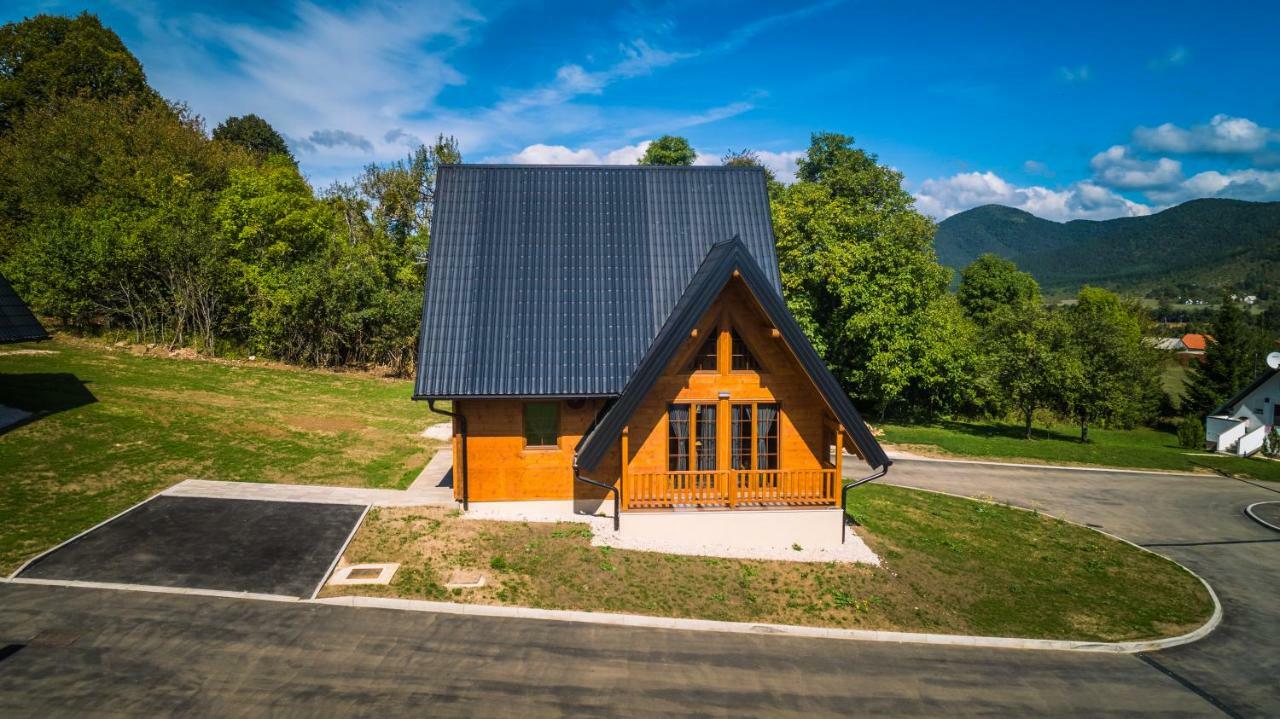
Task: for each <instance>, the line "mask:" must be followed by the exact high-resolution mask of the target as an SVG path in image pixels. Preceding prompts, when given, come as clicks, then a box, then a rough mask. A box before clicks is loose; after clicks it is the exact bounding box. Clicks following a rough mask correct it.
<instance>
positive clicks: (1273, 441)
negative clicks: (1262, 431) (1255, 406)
mask: <svg viewBox="0 0 1280 719" xmlns="http://www.w3.org/2000/svg"><path fill="white" fill-rule="evenodd" d="M1262 452H1263V454H1265V455H1267V456H1268V457H1280V429H1273V430H1271V434H1269V435H1267V441H1266V443H1265V444H1263V445H1262Z"/></svg>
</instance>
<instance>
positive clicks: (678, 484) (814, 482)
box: [622, 469, 840, 509]
mask: <svg viewBox="0 0 1280 719" xmlns="http://www.w3.org/2000/svg"><path fill="white" fill-rule="evenodd" d="M839 494H840V479H839V477H838V473H837V471H836V470H834V469H798V470H778V469H753V470H735V469H721V470H710V471H697V470H693V471H687V472H628V473H627V476H626V479H625V480H624V481H623V483H622V508H623V509H679V508H685V507H688V508H695V507H728V508H730V509H732V508H735V507H822V506H827V507H834V506H835V505H836V504H837V502H839Z"/></svg>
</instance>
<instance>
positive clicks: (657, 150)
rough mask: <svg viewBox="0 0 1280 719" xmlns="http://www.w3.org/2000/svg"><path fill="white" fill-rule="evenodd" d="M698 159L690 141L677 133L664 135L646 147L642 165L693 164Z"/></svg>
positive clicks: (641, 161)
mask: <svg viewBox="0 0 1280 719" xmlns="http://www.w3.org/2000/svg"><path fill="white" fill-rule="evenodd" d="M696 159H698V153H696V152H694V151H693V147H691V146H690V145H689V141H688V140H686V139H684V138H683V137H678V136H676V135H663V136H662V137H659V138H658V139H656V140H654V141H653V142H651V143H649V146H648V147H646V148H645V150H644V155H643V156H641V158H640V161H639V163H640V164H641V165H692V164H693V161H694V160H696Z"/></svg>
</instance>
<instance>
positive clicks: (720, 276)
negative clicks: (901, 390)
mask: <svg viewBox="0 0 1280 719" xmlns="http://www.w3.org/2000/svg"><path fill="white" fill-rule="evenodd" d="M734 270H737V271H738V272H739V273H740V275H741V277H742V281H743V283H744V284H746V286H747V289H749V290H750V291H751V294H752V295H753V296H754V297H755V298H756V301H757V302H759V303H760V307H761V309H763V310H764V313H765V315H766V316H767V317H768V318H769V321H771V322H773V325H774V326H775V327H777V328H778V330H779V332H781V334H782V338H783V340H784V341H785V342H786V343H787V346H788V347H790V348H791V352H792V354H794V355H795V357H796V359H797V360H799V362H800V365H801V366H802V367H803V368H804V370H805V372H806V373H807V374H808V375H809V378H810V379H811V380H812V381H813V383H814V386H816V387H817V389H818V392H819V393H820V394H821V395H822V397H823V399H825V400H826V402H827V406H828V407H829V408H830V409H831V411H832V413H833V414H835V416H836V418H837V419H838V420H839V421H840V423H841V424H842V425H844V427H845V430H846V431H847V432H848V433H849V436H850V437H852V438H853V441H854V443H855V444H856V445H857V446H858V449H859V451H860V452H861V453H862V457H863V459H864V460H866V462H867V464H869V465H870V466H871V467H872V468H877V467H887V466H889V465H890V464H892V462H890V461H889V458H888V456H886V455H885V453H884V450H883V449H882V448H881V447H880V443H879V442H877V441H876V438H875V437H873V436H872V435H871V431H870V430H868V429H867V425H866V423H865V422H863V421H862V417H861V416H860V415H859V414H858V410H857V409H856V408H854V406H853V402H852V401H850V400H849V395H847V394H845V392H844V389H842V388H841V387H840V383H839V382H838V381H837V380H836V378H835V377H834V376H833V375H832V374H831V370H829V369H827V365H826V363H825V362H823V361H822V358H821V357H819V356H818V353H817V351H816V350H814V349H813V345H812V344H810V343H809V338H808V337H806V336H805V334H804V330H802V329H800V325H799V324H797V323H796V320H795V317H793V316H792V315H791V312H790V311H789V310H788V309H787V306H786V303H784V302H783V300H782V296H781V295H780V294H779V293H778V292H777V291H776V290H775V289H774V288H773V286H772V284H771V283H770V279H769V277H768V276H767V275H766V274H765V273H764V271H763V270H762V269H761V267H760V266H759V265H758V264H756V262H755V260H754V259H753V258H752V256H751V253H750V252H749V251H748V250H747V248H746V247H745V246H744V245H743V244H742V243H741V242H740V241H738V240H736V239H735V240H732V241H729V242H722V243H719V244H717V245H715V246H714V247H712V248H711V250H710V251H709V252H708V253H707V256H706V259H704V260H703V261H702V264H701V266H699V267H698V271H697V272H696V273H695V274H694V276H693V278H692V280H691V281H690V282H689V286H688V287H687V288H686V289H685V291H684V293H683V295H682V296H681V297H680V300H679V302H678V303H677V304H676V307H675V309H674V310H673V311H672V312H671V316H670V317H669V318H668V319H667V322H666V323H665V324H664V325H663V327H662V330H661V331H660V332H659V333H658V336H657V338H655V339H654V341H653V345H652V346H650V347H649V351H648V352H646V353H645V356H644V359H643V360H642V361H641V362H640V366H639V367H638V368H636V371H635V374H634V375H632V377H631V380H630V381H629V382H627V386H626V388H625V389H624V390H623V392H622V396H620V397H618V399H617V400H616V401H615V402H613V404H612V405H611V406H610V407H609V408H608V409H607V410H606V411H605V412H604V415H603V416H602V417H600V419H599V420H598V421H597V422H596V423H595V425H594V426H593V427H592V428H591V430H590V431H589V432H588V433H587V434H586V436H584V437H583V438H582V441H581V442H579V443H578V447H577V454H576V457H575V460H574V462H575V466H576V467H577V468H578V469H579V470H582V471H584V472H589V471H590V470H593V469H595V468H596V466H597V465H598V464H599V463H600V460H601V459H602V458H603V457H604V455H605V453H606V452H608V450H609V448H610V447H611V446H612V445H613V443H614V442H616V441H617V440H618V437H619V436H620V435H621V434H622V428H623V427H624V426H626V424H627V422H628V421H629V420H630V419H631V415H632V414H634V413H635V411H636V408H638V407H639V406H640V403H641V402H643V401H644V398H645V396H646V395H647V394H648V393H649V390H650V389H652V388H653V384H654V383H655V382H656V381H657V380H658V377H659V376H661V374H662V371H663V370H664V369H665V368H666V367H667V366H668V365H669V364H670V363H671V359H672V357H673V356H674V355H675V353H676V351H677V350H679V349H680V345H681V344H682V343H683V342H684V340H685V338H687V337H688V336H689V332H690V331H691V330H692V329H693V328H694V326H695V325H696V324H697V323H698V319H699V318H701V317H702V315H703V314H704V313H706V311H707V309H708V308H709V307H710V306H711V303H712V302H713V301H715V299H716V297H718V296H719V295H720V292H721V290H723V289H724V286H725V283H727V282H728V281H729V279H730V278H731V277H732V276H733V271H734Z"/></svg>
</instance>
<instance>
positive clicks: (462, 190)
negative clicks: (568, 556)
mask: <svg viewBox="0 0 1280 719" xmlns="http://www.w3.org/2000/svg"><path fill="white" fill-rule="evenodd" d="M435 197H436V200H435V202H436V204H435V210H434V215H433V222H432V238H431V249H430V255H429V263H428V268H429V269H428V275H427V282H426V292H425V305H424V309H423V315H422V335H421V339H420V345H419V354H418V357H419V360H418V375H417V382H416V387H415V394H414V398H415V399H421V400H430V401H432V406H433V407H434V406H435V401H438V400H449V401H450V402H452V410H451V411H452V412H453V413H454V430H455V431H454V488H455V497H456V498H457V499H458V500H459V501H462V502H464V505H470V504H471V503H480V502H513V501H524V502H533V501H538V500H541V501H543V502H554V503H561V505H560V506H562V507H570V508H572V507H576V509H577V510H578V511H587V512H597V511H600V510H601V508H602V506H603V502H604V500H605V499H607V498H609V494H610V493H612V494H613V498H614V499H615V501H620V505H621V506H620V508H621V510H622V511H623V512H626V511H634V510H645V511H650V512H652V511H669V510H675V509H691V508H700V509H708V508H714V509H738V510H743V509H763V508H823V507H825V508H831V507H835V506H838V505H839V504H840V502H841V501H842V497H841V476H842V467H841V464H842V454H843V453H842V450H848V451H851V452H853V453H854V454H856V455H857V456H859V457H861V458H862V460H863V461H865V462H866V463H867V465H869V466H870V467H871V468H872V469H877V470H887V468H888V465H889V464H890V462H889V460H888V458H887V457H886V456H885V453H884V451H883V450H882V449H881V448H880V446H879V445H878V444H877V443H876V440H875V439H874V438H873V437H872V435H871V433H870V432H869V431H868V429H867V427H866V425H865V424H864V423H863V421H862V419H861V417H859V416H858V412H857V410H856V409H854V406H853V404H852V402H850V400H849V397H848V396H847V395H846V394H845V393H844V392H843V391H842V390H841V388H840V385H839V383H838V382H837V381H836V379H835V378H834V377H833V376H832V374H831V373H830V371H829V370H828V369H827V367H826V365H825V364H824V363H823V362H822V360H821V359H820V358H819V356H818V354H817V353H816V352H815V351H814V349H813V347H812V346H811V345H810V343H809V341H808V339H807V338H806V337H805V335H804V332H803V331H802V330H801V329H800V327H799V326H798V325H797V324H796V321H795V319H794V318H793V317H792V315H791V313H790V312H789V311H788V310H787V307H786V305H785V303H784V301H783V299H782V294H781V278H780V275H779V270H778V261H777V257H776V256H775V253H774V244H775V239H774V236H773V230H772V225H771V220H770V214H769V199H768V195H767V192H766V188H765V176H764V173H763V172H762V171H761V170H759V169H758V168H733V167H657V166H634V167H624V166H612V167H566V166H528V165H517V166H499V165H453V166H445V167H442V168H440V172H439V176H438V185H437V189H436V196H435ZM859 474H864V473H859ZM521 506H526V505H521ZM815 516H816V515H815Z"/></svg>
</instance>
